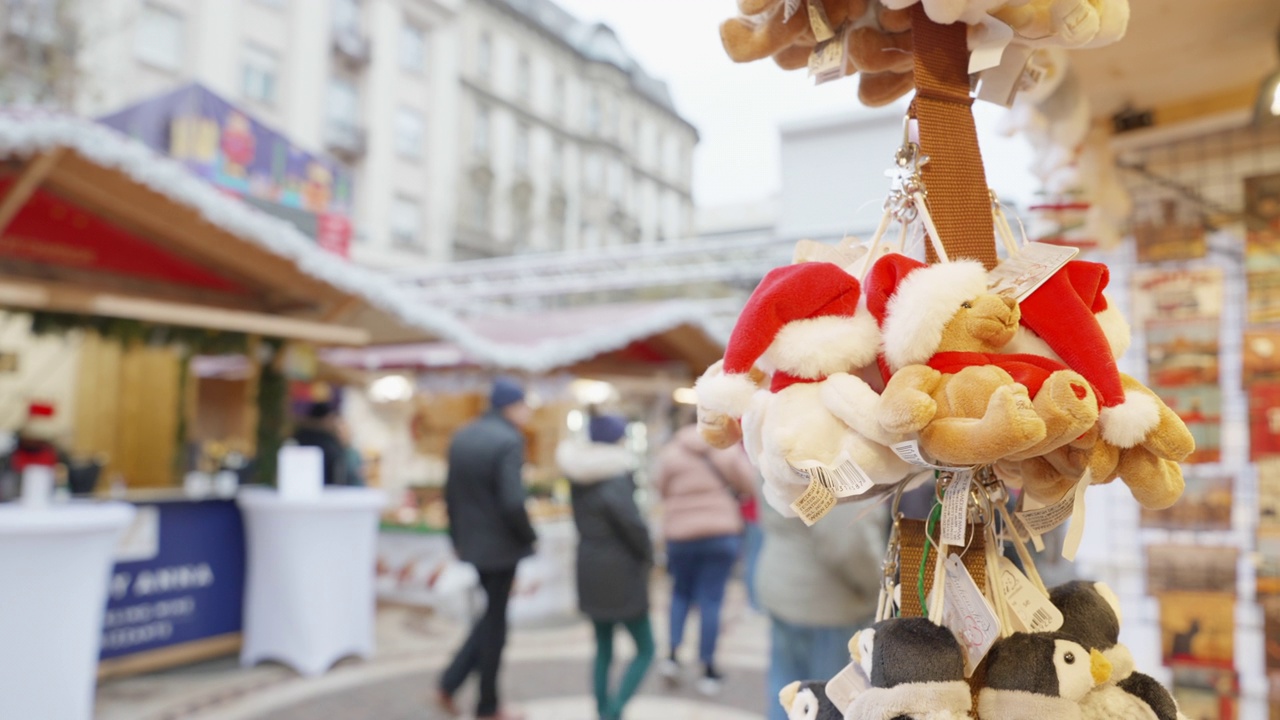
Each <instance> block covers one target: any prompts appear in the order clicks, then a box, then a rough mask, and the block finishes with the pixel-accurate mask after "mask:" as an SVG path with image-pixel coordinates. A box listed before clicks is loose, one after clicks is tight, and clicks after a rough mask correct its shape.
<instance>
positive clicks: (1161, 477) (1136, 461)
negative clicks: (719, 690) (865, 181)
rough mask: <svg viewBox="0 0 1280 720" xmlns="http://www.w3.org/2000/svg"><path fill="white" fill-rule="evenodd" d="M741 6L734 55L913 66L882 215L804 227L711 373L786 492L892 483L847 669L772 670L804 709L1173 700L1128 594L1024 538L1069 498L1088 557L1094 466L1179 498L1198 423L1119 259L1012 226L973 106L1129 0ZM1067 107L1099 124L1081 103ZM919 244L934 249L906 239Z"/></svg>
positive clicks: (794, 705) (711, 426) (791, 706)
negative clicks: (1085, 254)
mask: <svg viewBox="0 0 1280 720" xmlns="http://www.w3.org/2000/svg"><path fill="white" fill-rule="evenodd" d="M738 7H739V10H740V11H741V13H742V15H741V16H740V17H737V18H733V19H731V20H729V21H727V22H725V23H724V25H723V26H722V27H721V37H722V39H723V41H724V45H725V48H726V50H727V51H728V53H729V55H730V57H731V58H733V59H734V60H737V61H740V62H746V61H751V60H758V59H762V58H765V57H772V58H773V59H774V60H775V61H776V62H777V63H778V64H779V65H781V66H782V67H783V68H786V69H796V68H799V67H804V66H808V67H809V68H810V72H811V74H813V75H815V76H816V77H817V78H818V79H819V81H820V82H822V81H826V80H829V79H835V78H838V77H841V76H845V75H852V74H855V73H858V74H859V75H860V87H859V96H860V97H861V98H862V100H863V102H865V103H867V104H870V105H879V104H884V103H886V102H889V101H891V100H893V99H894V98H896V97H898V96H900V95H902V94H904V93H906V92H908V91H909V90H911V89H912V88H915V89H916V96H915V99H914V100H913V102H912V105H911V110H910V111H909V113H908V117H907V119H906V120H905V121H904V132H903V142H902V145H901V146H900V147H899V148H898V149H897V153H896V154H895V155H894V162H893V167H892V170H891V172H890V173H889V175H890V178H891V182H890V190H889V194H888V197H887V199H886V201H885V203H884V206H883V210H884V212H883V216H882V218H881V222H880V224H879V227H878V228H877V230H876V232H875V235H874V237H873V238H872V239H871V241H870V242H869V243H868V245H867V246H866V247H863V246H858V245H854V244H853V243H850V242H848V241H845V242H842V243H840V244H839V245H837V246H828V245H824V244H822V243H816V242H813V241H802V242H801V243H800V244H798V245H797V247H796V252H795V255H794V257H793V263H792V264H791V265H788V266H784V267H779V268H775V269H774V270H772V271H770V272H769V273H768V274H766V275H765V277H764V279H763V280H762V281H761V282H760V284H759V286H758V287H757V288H756V290H755V292H753V293H752V294H751V296H750V298H749V299H748V301H747V303H746V305H745V307H744V308H743V311H742V313H741V315H740V316H739V318H738V321H737V324H736V325H735V327H734V329H733V332H732V334H731V336H730V338H729V341H728V343H727V346H726V349H725V355H724V359H723V360H722V361H721V362H719V363H716V364H715V365H714V366H712V367H711V368H710V369H709V370H708V371H707V372H706V373H704V374H703V376H702V377H701V378H700V379H699V380H698V382H697V383H696V385H695V389H696V391H697V395H698V425H699V428H700V430H701V432H702V434H703V436H704V437H705V438H706V439H707V441H708V442H709V443H711V444H712V445H714V446H716V447H726V446H728V445H732V444H735V443H737V442H741V443H742V444H743V445H744V446H745V447H746V449H747V452H748V455H749V456H750V457H751V459H752V462H753V463H754V464H755V465H756V467H757V468H758V469H759V471H760V473H761V475H762V476H763V478H764V493H763V494H764V497H765V499H766V500H767V501H768V502H769V503H770V504H771V505H772V506H773V507H775V508H776V509H777V510H778V511H779V512H781V513H783V514H784V515H788V516H793V517H795V516H798V517H799V518H801V519H802V520H803V521H804V522H805V523H807V524H810V525H812V524H814V523H817V522H821V521H822V518H823V516H824V515H825V514H826V513H827V512H828V511H829V510H830V509H831V507H833V506H834V505H835V504H836V503H838V502H844V501H848V500H855V499H856V500H862V499H866V498H871V497H878V496H879V497H881V498H882V500H891V501H892V503H893V510H892V514H893V517H894V525H893V531H892V533H891V536H890V541H889V547H888V549H887V550H886V554H885V562H884V567H883V574H882V587H881V596H880V603H879V611H878V613H877V622H876V624H875V625H874V626H873V627H871V628H868V629H866V630H864V631H862V632H861V633H859V634H858V635H856V636H854V637H853V638H851V639H850V643H849V650H850V663H849V665H848V666H847V667H846V668H845V669H844V670H843V671H841V672H840V673H839V674H838V675H836V676H835V677H833V678H827V679H822V678H818V679H813V678H796V682H795V683H792V684H791V685H789V686H787V687H786V688H785V689H784V690H783V691H782V693H781V694H780V696H779V702H780V703H781V704H782V706H783V707H784V708H785V709H786V711H787V714H788V717H790V718H792V719H793V720H799V719H803V720H829V719H834V718H843V720H902V719H903V718H908V719H912V720H946V719H950V718H967V717H977V718H983V719H984V720H1024V719H1025V720H1032V719H1034V720H1057V719H1059V718H1069V719H1072V720H1074V719H1075V718H1081V719H1083V720H1092V719H1093V718H1135V719H1136V718H1143V719H1144V720H1145V719H1148V718H1152V719H1156V720H1176V719H1177V718H1179V717H1180V716H1179V714H1178V710H1177V705H1176V703H1174V701H1173V698H1172V696H1171V695H1170V694H1169V693H1168V691H1166V690H1165V689H1164V688H1163V687H1161V686H1160V685H1159V684H1158V683H1157V682H1155V681H1154V680H1152V679H1151V678H1150V677H1148V676H1146V675H1143V674H1142V673H1139V672H1136V671H1135V668H1134V663H1133V657H1132V655H1131V654H1130V653H1129V652H1128V650H1127V649H1126V648H1125V647H1124V646H1123V645H1121V644H1120V643H1119V634H1120V623H1121V614H1120V607H1119V603H1118V601H1117V600H1116V598H1115V596H1114V594H1113V593H1111V591H1110V590H1109V589H1108V588H1107V587H1106V586H1105V585H1103V584H1101V583H1088V582H1073V583H1068V584H1066V585H1062V586H1059V587H1055V588H1052V589H1051V588H1047V587H1045V585H1044V583H1043V581H1042V580H1041V578H1040V576H1039V574H1038V572H1037V571H1036V568H1035V564H1034V562H1033V559H1032V555H1031V552H1030V550H1029V549H1028V546H1029V545H1039V544H1040V537H1041V536H1042V535H1043V534H1044V533H1046V532H1049V531H1050V530H1053V529H1055V528H1057V527H1059V526H1061V525H1063V524H1064V523H1066V522H1068V521H1070V526H1069V530H1070V532H1069V533H1068V535H1067V541H1066V543H1065V547H1064V550H1063V554H1064V556H1066V557H1068V559H1072V558H1073V557H1074V553H1075V549H1076V548H1077V547H1078V545H1079V540H1080V537H1081V533H1082V532H1083V525H1084V516H1085V490H1086V489H1087V488H1088V487H1089V486H1090V485H1093V484H1097V483H1108V482H1112V481H1114V480H1117V479H1119V480H1121V481H1122V482H1123V483H1125V485H1126V486H1127V488H1128V490H1129V491H1130V493H1131V494H1132V495H1133V497H1134V498H1135V500H1137V502H1138V503H1139V504H1141V505H1142V506H1144V507H1147V508H1152V509H1158V508H1165V507H1168V506H1169V505H1171V504H1173V503H1174V502H1175V501H1176V500H1177V499H1178V497H1179V496H1180V495H1181V493H1182V490H1183V479H1182V470H1181V467H1180V466H1179V464H1178V463H1179V462H1180V461H1182V460H1184V459H1185V458H1187V457H1188V456H1189V455H1190V453H1191V452H1192V451H1193V450H1194V441H1193V439H1192V436H1191V434H1190V432H1189V431H1188V430H1187V428H1186V426H1185V425H1184V424H1183V422H1182V421H1181V420H1180V419H1179V418H1178V416H1177V415H1176V414H1175V413H1174V412H1173V411H1172V410H1170V409H1169V408H1168V407H1167V406H1165V404H1164V403H1163V402H1162V401H1161V400H1160V399H1159V398H1158V397H1157V396H1156V395H1155V393H1153V392H1151V390H1149V389H1148V388H1146V387H1145V386H1143V384H1142V383H1141V382H1139V381H1138V380H1136V379H1135V378H1132V377H1129V376H1127V375H1124V374H1122V373H1121V372H1120V371H1119V367H1118V364H1117V359H1118V358H1119V357H1120V356H1121V355H1123V354H1124V352H1125V351H1126V350H1127V349H1128V346H1129V327H1128V324H1127V323H1126V321H1125V320H1124V318H1123V317H1122V316H1121V314H1120V312H1119V311H1118V309H1117V308H1116V307H1115V305H1114V304H1113V303H1112V302H1111V300H1110V299H1109V298H1108V297H1107V294H1106V293H1107V289H1108V283H1109V282H1110V274H1109V272H1108V269H1107V267H1106V266H1105V265H1103V264H1100V263H1096V262H1088V261H1085V260H1081V259H1078V258H1076V255H1077V254H1078V253H1079V251H1078V250H1076V249H1075V248H1064V247H1058V246H1053V245H1045V244H1039V243H1028V242H1026V241H1025V240H1024V239H1020V238H1019V237H1018V236H1017V234H1015V233H1014V231H1013V229H1012V226H1011V225H1010V223H1009V221H1008V220H1007V219H1006V217H1005V215H1004V211H1003V208H1002V206H1001V204H1000V202H999V199H998V198H997V197H996V196H995V194H994V193H993V192H991V191H990V190H989V189H988V187H987V183H986V178H985V174H984V171H983V168H982V160H981V154H980V153H979V151H978V146H977V135H976V131H975V128H974V124H973V117H972V114H971V112H970V109H969V105H970V103H971V102H972V99H973V98H972V94H971V92H972V88H973V87H975V86H976V87H977V88H978V96H979V98H982V99H992V100H995V101H998V102H1002V103H1004V104H1008V103H1009V102H1010V101H1011V100H1012V98H1013V96H1014V95H1015V94H1016V91H1017V90H1018V89H1019V88H1027V87H1032V86H1034V85H1035V83H1036V81H1037V80H1043V79H1047V80H1048V81H1049V82H1054V83H1058V84H1059V85H1060V84H1061V82H1062V61H1061V53H1060V52H1058V51H1056V50H1055V54H1052V55H1050V56H1049V57H1051V58H1058V62H1057V63H1056V64H1053V63H1051V64H1050V66H1048V67H1043V66H1042V65H1043V63H1038V62H1037V61H1036V60H1035V59H1034V58H1032V53H1033V51H1035V50H1038V49H1039V50H1043V49H1045V48H1055V49H1058V48H1065V49H1070V48H1083V47H1090V46H1096V45H1101V44H1106V43H1109V42H1113V41H1115V40H1117V39H1119V37H1120V36H1121V35H1123V33H1124V29H1125V26H1126V24H1127V22H1128V16H1129V12H1128V4H1127V2H1126V0H739V2H738ZM1055 68H1056V69H1055ZM975 79H976V81H977V82H976V83H975V82H974V80H975ZM1053 92H1054V91H1053V89H1052V88H1049V89H1046V90H1045V91H1044V92H1043V93H1042V95H1043V96H1045V97H1047V96H1049V95H1050V94H1051V93H1053ZM1055 97H1056V95H1055ZM1065 111H1066V112H1067V114H1068V115H1070V116H1071V117H1076V116H1077V115H1079V114H1080V113H1081V112H1083V113H1084V116H1083V117H1084V118H1085V121H1086V124H1087V118H1088V111H1087V108H1066V109H1065ZM1072 113H1074V114H1072ZM1064 117H1065V115H1064ZM1047 137H1048V136H1047V135H1045V136H1044V137H1042V138H1040V139H1041V140H1045V139H1046V138H1047ZM1046 141H1047V140H1046ZM892 228H896V230H897V233H896V235H897V243H896V247H894V242H893V235H894V233H892V232H890V230H891V229H892ZM921 242H923V244H924V249H925V253H924V260H921V259H917V258H914V257H911V256H910V250H911V248H912V246H913V245H915V244H917V243H921ZM930 482H932V483H933V486H934V487H935V489H936V499H937V502H936V503H935V505H934V508H933V511H932V513H931V514H930V515H929V518H928V520H927V521H924V522H920V521H910V520H907V519H905V518H903V517H902V516H901V515H900V514H899V513H898V504H899V500H900V499H901V497H902V494H903V493H904V491H905V490H906V488H907V487H908V486H913V487H914V486H918V485H921V484H928V483H930ZM1006 548H1012V549H1013V550H1014V553H1013V554H1012V555H1008V556H1006V553H1005V549H1006ZM1012 557H1016V558H1017V560H1016V561H1014V560H1011V559H1010V558H1012Z"/></svg>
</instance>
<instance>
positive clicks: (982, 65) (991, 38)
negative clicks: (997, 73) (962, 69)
mask: <svg viewBox="0 0 1280 720" xmlns="http://www.w3.org/2000/svg"><path fill="white" fill-rule="evenodd" d="M1012 40H1013V28H1011V27H1009V26H1008V25H1006V24H1004V23H1002V22H1000V21H999V20H997V19H995V18H993V17H991V16H990V15H988V16H986V17H985V18H983V19H982V21H981V22H979V23H978V24H977V25H970V26H969V74H970V75H975V74H977V73H980V72H982V71H983V70H987V69H989V68H993V67H996V66H997V65H999V64H1000V60H1001V58H1002V57H1003V56H1004V53H1005V48H1006V47H1008V46H1009V43H1010V42H1011V41H1012Z"/></svg>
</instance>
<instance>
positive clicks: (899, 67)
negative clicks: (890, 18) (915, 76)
mask: <svg viewBox="0 0 1280 720" xmlns="http://www.w3.org/2000/svg"><path fill="white" fill-rule="evenodd" d="M845 45H846V50H847V55H846V57H847V58H848V60H847V64H846V66H845V74H846V75H852V74H853V73H855V72H864V73H873V74H874V73H907V72H911V70H912V68H913V67H914V66H915V59H914V57H913V56H912V42H911V33H886V32H881V31H880V30H877V29H876V28H874V27H860V28H855V29H854V30H851V31H850V32H849V34H848V35H846V36H845Z"/></svg>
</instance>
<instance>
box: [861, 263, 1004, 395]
mask: <svg viewBox="0 0 1280 720" xmlns="http://www.w3.org/2000/svg"><path fill="white" fill-rule="evenodd" d="M985 292H987V271H986V270H985V269H984V268H983V267H982V264H981V263H979V262H976V261H973V260H959V261H956V262H948V263H938V264H936V265H930V266H929V267H925V268H920V269H918V270H914V271H912V272H910V273H909V274H907V276H906V277H905V278H903V279H902V281H901V282H899V283H898V287H897V288H895V289H894V292H893V297H892V298H890V299H889V304H888V307H887V308H886V313H885V319H884V328H883V330H884V356H885V360H887V361H888V363H889V368H890V369H891V370H894V371H897V370H900V369H902V368H903V367H905V366H907V365H914V364H917V363H924V362H926V361H928V359H929V358H931V357H933V354H934V353H935V352H937V351H938V345H939V344H940V343H941V342H942V331H943V330H944V329H945V328H946V326H947V323H949V322H951V318H953V317H955V314H956V312H957V311H958V310H959V309H960V304H961V303H963V302H965V301H966V300H972V299H973V298H975V297H977V296H979V295H982V294H983V293H985Z"/></svg>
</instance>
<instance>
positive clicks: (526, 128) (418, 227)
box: [0, 0, 697, 269]
mask: <svg viewBox="0 0 1280 720" xmlns="http://www.w3.org/2000/svg"><path fill="white" fill-rule="evenodd" d="M0 12H4V13H5V14H4V28H5V37H6V38H8V39H9V40H14V39H18V40H21V41H22V42H21V43H20V44H18V45H16V47H18V48H19V50H18V52H17V54H18V57H19V60H21V59H23V58H30V57H34V56H32V55H31V53H30V52H29V50H30V47H31V46H32V44H33V43H34V44H36V45H42V44H47V43H49V42H51V41H52V39H53V38H62V40H61V41H60V44H59V45H58V46H57V47H58V48H59V49H60V50H62V51H64V53H63V54H64V55H73V56H74V67H73V68H72V72H74V77H73V78H72V80H73V82H71V83H68V81H67V79H66V75H67V74H68V73H66V72H64V73H61V74H60V75H59V78H60V81H59V84H58V87H57V88H55V89H54V90H55V91H56V92H49V93H46V94H45V95H48V96H62V95H66V94H67V90H66V88H67V87H68V86H70V87H73V88H74V92H72V93H71V95H70V96H71V100H70V101H69V102H70V104H71V105H73V106H74V108H75V109H76V111H78V112H80V113H82V114H85V115H89V116H94V117H97V116H103V115H106V114H109V113H112V112H114V111H116V110H118V109H120V108H122V107H125V106H128V105H132V104H134V103H137V102H139V101H141V100H144V99H147V98H150V97H153V96H156V95H160V94H162V93H164V92H166V91H168V90H171V89H173V88H174V87H177V86H180V85H184V84H187V83H190V82H193V81H194V82H197V83H199V84H201V85H203V86H205V87H207V88H209V89H210V90H212V91H213V92H214V93H216V94H218V95H220V96H221V97H223V98H225V99H226V100H228V101H230V102H231V103H233V104H234V105H236V106H238V107H239V108H240V109H242V110H244V111H245V112H247V113H249V114H251V115H252V116H253V117H254V118H256V119H257V120H259V121H261V122H262V123H264V124H266V125H268V126H270V127H272V128H274V129H275V130H277V131H278V132H280V133H281V134H283V135H285V136H286V137H288V138H289V139H290V140H291V141H292V142H293V143H295V144H297V145H298V146H299V147H300V148H302V149H303V150H305V151H307V152H310V153H322V154H326V155H330V156H332V157H334V158H336V159H338V160H340V161H342V162H343V163H345V164H347V165H348V166H350V167H351V168H352V170H353V174H354V188H355V211H354V212H355V218H354V220H355V227H356V233H355V242H354V244H353V247H352V255H353V257H354V258H355V259H356V260H358V261H361V262H365V263H367V264H371V265H374V266H380V267H386V268H397V269H401V268H412V267H413V266H415V265H422V264H426V263H433V262H440V261H447V260H450V259H453V258H473V257H484V256H491V255H506V254H512V253H520V252H530V251H537V250H551V249H556V250H559V249H574V248H583V247H596V246H604V245H616V244H625V243H646V242H662V241H667V240H672V239H676V238H682V237H687V236H689V235H690V234H691V233H692V229H693V227H692V217H693V211H692V202H691V195H690V176H691V156H692V150H693V146H694V143H695V142H696V140H697V134H696V131H695V130H694V128H693V127H692V126H691V125H690V124H689V123H688V122H686V121H685V120H683V119H681V118H680V116H679V115H678V113H677V112H676V111H675V108H674V106H673V104H672V101H671V98H670V95H669V93H668V92H667V89H666V87H665V85H664V84H663V83H661V82H659V81H657V80H655V79H653V78H651V77H650V76H648V75H647V74H646V73H645V72H644V71H643V69H641V68H640V67H639V66H638V65H637V63H636V62H635V61H634V60H633V59H632V58H631V57H630V56H629V55H628V54H627V53H626V51H625V50H624V49H623V48H622V46H621V44H620V43H619V42H618V39H617V37H616V36H615V35H614V34H613V32H612V31H611V30H610V29H609V28H607V27H604V26H601V25H588V24H585V23H581V22H579V21H577V20H576V19H574V18H573V17H572V16H570V15H569V14H567V13H565V12H564V11H563V10H561V9H560V8H559V7H557V6H555V5H554V4H553V3H551V2H550V1H549V0H3V2H0ZM68 18H70V20H71V21H70V22H69V21H68ZM68 37H72V38H73V41H72V42H68V41H67V38H68ZM6 45H7V46H8V47H10V48H11V52H10V55H13V54H14V53H13V51H12V48H13V47H15V44H14V43H11V42H10V43H7V44H6ZM46 56H48V57H60V58H61V57H63V56H62V55H57V54H48V53H46ZM63 62H64V64H65V61H63ZM11 67H21V63H20V62H19V63H15V64H12V65H11ZM7 75H8V79H6V78H5V77H0V86H3V85H4V84H5V83H7V82H8V83H11V84H12V83H13V82H16V81H17V80H21V81H22V82H23V83H25V84H24V85H22V86H21V87H16V88H9V90H10V92H6V93H4V97H5V98H6V99H9V100H14V99H18V100H21V99H24V98H30V99H48V97H43V96H41V97H38V96H37V95H36V94H35V93H32V92H29V91H28V90H29V88H31V87H37V86H39V84H40V80H41V78H42V77H45V78H47V77H48V73H47V69H46V68H43V67H42V68H38V69H37V71H35V72H32V73H30V76H31V78H26V77H25V76H24V75H23V74H21V73H17V72H10V73H7Z"/></svg>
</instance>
